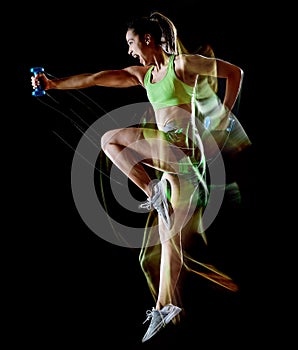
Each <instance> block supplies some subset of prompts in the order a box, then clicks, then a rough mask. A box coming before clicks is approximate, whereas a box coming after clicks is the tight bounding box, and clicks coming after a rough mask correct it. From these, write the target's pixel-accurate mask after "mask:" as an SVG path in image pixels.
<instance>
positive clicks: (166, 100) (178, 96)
mask: <svg viewBox="0 0 298 350" xmlns="http://www.w3.org/2000/svg"><path fill="white" fill-rule="evenodd" d="M174 58H175V55H172V56H170V59H169V65H168V69H167V72H166V75H165V77H164V78H163V79H162V80H160V81H159V82H157V83H153V84H152V83H151V82H150V80H151V72H152V69H153V68H154V66H152V67H150V68H149V69H148V71H147V72H146V74H145V77H144V86H145V88H146V91H147V96H148V99H149V101H150V102H151V104H152V106H153V108H154V110H158V109H161V108H165V107H172V106H178V105H181V104H188V103H191V99H192V94H193V87H192V86H190V85H187V84H185V83H184V82H183V81H182V80H180V79H178V78H177V76H176V73H175V70H174Z"/></svg>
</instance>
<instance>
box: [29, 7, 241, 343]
mask: <svg viewBox="0 0 298 350" xmlns="http://www.w3.org/2000/svg"><path fill="white" fill-rule="evenodd" d="M126 41H127V44H128V54H129V55H131V56H132V57H134V58H135V59H137V60H138V61H139V63H140V64H138V65H135V66H130V67H127V68H123V69H119V70H105V71H100V72H97V73H94V74H87V73H86V74H79V75H74V76H69V77H64V78H59V79H52V80H50V79H48V78H47V77H46V76H45V75H44V74H42V73H41V74H38V75H36V76H33V77H32V86H33V88H34V89H35V88H37V87H38V86H39V85H40V84H43V86H44V89H45V90H50V89H59V90H69V89H82V88H88V87H91V86H106V87H115V88H128V87H133V86H142V87H144V88H145V89H146V91H147V96H148V99H149V101H150V102H151V104H152V107H153V110H154V116H155V122H154V123H155V127H154V128H152V127H147V126H146V125H144V126H143V127H131V128H123V129H116V130H111V131H108V132H106V133H105V134H104V135H103V137H102V139H101V146H102V150H103V151H104V153H105V154H106V156H107V157H108V158H109V159H110V160H111V161H112V163H113V164H115V165H116V166H117V167H118V168H119V169H120V170H121V171H122V172H123V173H124V174H125V175H126V176H127V177H128V178H129V179H130V180H131V181H133V182H134V183H135V184H136V186H138V187H139V188H140V189H141V190H142V191H143V192H144V194H145V195H146V197H147V201H145V202H144V203H142V204H141V205H140V208H141V209H142V208H143V209H147V210H150V211H151V210H152V209H155V210H156V212H157V213H158V218H159V223H158V226H157V229H158V235H159V239H160V243H161V252H160V254H161V256H160V264H159V270H158V271H159V274H158V276H157V277H156V276H155V277H153V275H150V274H149V272H148V274H146V273H147V266H148V261H149V263H150V258H148V257H149V256H150V254H147V253H148V249H147V248H148V246H149V245H148V241H146V243H145V244H146V247H144V249H143V251H142V252H141V255H140V259H141V262H142V268H143V270H144V272H145V274H146V277H147V279H148V284H149V286H150V289H151V291H152V294H153V296H154V298H155V301H156V304H155V306H154V307H153V308H152V310H151V311H147V319H146V320H150V321H151V322H150V325H149V327H148V330H147V332H146V334H145V335H144V337H143V342H144V341H146V340H148V339H150V338H151V337H152V336H153V335H154V334H156V333H157V332H158V331H159V330H160V329H162V328H163V327H164V326H165V325H166V324H168V323H170V322H171V321H172V322H175V320H177V319H178V317H179V315H178V314H179V313H180V312H181V310H182V308H181V307H180V306H178V303H179V297H178V296H177V295H176V294H175V292H176V290H175V288H176V285H177V282H178V278H179V275H180V272H181V269H182V266H183V264H185V262H184V258H183V254H184V251H183V243H184V242H185V241H186V240H187V237H188V234H189V233H190V232H193V231H197V232H199V233H201V235H202V237H203V239H204V240H205V236H204V230H203V228H202V227H201V226H202V221H201V217H202V210H203V208H204V207H205V206H206V203H207V200H208V183H207V175H208V174H207V169H206V154H205V152H204V146H203V143H205V145H206V146H207V151H208V152H210V154H211V153H212V152H213V151H214V150H213V149H212V147H211V148H210V147H209V145H210V142H209V141H210V140H209V139H208V137H205V136H206V135H210V133H208V132H207V134H204V135H203V133H202V132H201V131H202V130H204V132H206V129H204V128H203V127H202V123H201V122H204V118H205V117H206V118H205V119H206V120H208V124H210V123H211V127H210V125H209V129H210V128H211V129H212V130H213V131H219V132H221V131H222V132H224V133H225V132H226V130H227V129H228V127H229V126H230V122H231V119H230V116H231V115H232V113H231V111H232V109H233V107H234V105H235V102H236V100H237V98H238V95H239V91H240V88H241V83H242V77H243V71H242V70H241V69H240V68H239V67H237V66H235V65H233V64H231V63H229V62H226V61H224V60H220V59H216V58H214V57H210V55H209V57H207V56H206V55H204V56H203V55H200V54H188V53H186V50H185V49H184V47H183V45H182V44H181V42H180V41H179V40H178V38H177V32H176V28H175V26H174V25H173V23H172V22H171V21H170V20H169V19H168V18H167V17H165V16H164V15H162V14H160V13H158V12H154V13H152V14H151V15H150V16H149V17H148V18H139V19H136V20H135V21H132V22H131V23H129V25H128V29H127V32H126ZM217 78H224V79H226V89H225V95H224V98H223V101H220V99H219V98H218V97H217V96H216V94H215V91H216V80H217ZM194 101H195V102H196V103H194ZM195 108H198V109H199V113H200V114H201V115H203V116H204V118H203V119H202V120H200V119H199V118H196V117H195V115H194V113H193V110H194V109H195ZM207 117H208V119H207ZM202 137H203V139H202ZM211 144H212V143H211ZM215 148H216V147H215ZM210 149H211V150H210ZM147 167H151V168H152V169H154V170H156V171H157V172H158V174H161V175H160V176H159V178H158V179H157V178H155V179H152V175H150V174H149V172H148V171H147V170H146V169H147ZM194 222H195V226H196V229H193V228H191V227H192V226H193V223H194ZM144 242H145V240H144ZM151 246H154V244H153V245H152V244H151ZM148 259H149V260H148ZM155 278H156V283H157V284H158V287H156V283H154V281H153V280H154V279H155Z"/></svg>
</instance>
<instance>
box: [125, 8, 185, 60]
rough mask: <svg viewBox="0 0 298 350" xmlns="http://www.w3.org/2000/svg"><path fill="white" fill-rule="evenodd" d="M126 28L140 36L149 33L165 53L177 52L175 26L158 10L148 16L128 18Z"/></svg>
mask: <svg viewBox="0 0 298 350" xmlns="http://www.w3.org/2000/svg"><path fill="white" fill-rule="evenodd" d="M127 29H129V30H132V31H133V32H134V33H135V34H138V35H140V36H144V35H145V34H151V35H152V37H153V39H154V41H155V43H156V44H157V45H161V46H162V48H163V50H164V51H165V52H166V53H168V54H173V53H176V54H177V53H178V50H177V30H176V27H175V26H174V24H173V22H172V21H171V20H170V19H168V18H167V17H165V16H164V15H162V14H161V13H159V12H153V13H151V15H150V16H149V17H140V18H136V19H132V20H130V21H129V22H128V23H127Z"/></svg>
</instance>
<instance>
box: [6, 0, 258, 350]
mask: <svg viewBox="0 0 298 350" xmlns="http://www.w3.org/2000/svg"><path fill="white" fill-rule="evenodd" d="M239 6H240V5H239ZM153 10H157V11H160V12H162V13H164V14H165V15H167V16H168V17H169V18H170V19H172V20H173V22H174V23H175V25H176V27H177V29H178V35H179V37H180V38H181V39H182V42H183V43H184V44H185V46H186V47H187V48H189V49H190V50H195V49H196V48H197V47H198V46H199V45H200V44H201V43H209V44H210V45H211V46H212V47H213V49H214V51H215V54H216V56H217V57H220V58H222V59H225V60H227V61H230V62H232V63H234V64H236V65H239V66H240V67H241V68H242V69H243V70H244V74H245V75H244V82H243V89H242V94H241V101H240V109H239V114H238V117H239V119H240V120H241V122H242V124H243V126H244V128H245V130H246V131H247V133H248V135H249V136H250V138H251V140H252V142H253V148H252V151H251V152H250V153H249V154H248V155H245V157H244V159H241V161H240V168H239V169H238V170H237V171H239V174H238V175H239V178H240V182H241V184H242V187H243V198H244V210H243V212H244V213H243V212H242V213H241V215H240V216H239V217H232V218H231V217H229V215H228V214H227V217H224V218H223V217H222V218H219V223H218V224H217V226H216V227H215V228H216V230H218V231H221V232H220V234H219V235H218V238H219V240H218V243H214V246H215V248H214V251H216V252H217V253H218V254H219V255H218V256H219V258H218V262H219V264H221V263H222V264H223V265H224V264H227V266H228V268H229V269H230V270H231V273H232V274H233V275H235V276H236V278H237V279H238V280H239V281H240V284H241V288H242V289H241V292H240V293H238V294H236V295H235V294H233V293H230V292H227V291H225V290H222V289H220V288H215V287H214V286H213V285H212V284H209V283H208V282H206V281H205V280H203V281H202V280H201V279H200V277H197V278H195V279H190V280H187V281H186V283H185V290H186V291H185V298H186V299H187V300H186V305H188V308H189V314H190V317H189V318H188V320H187V321H186V322H185V324H182V325H181V326H179V327H177V328H171V327H169V328H168V329H166V330H165V331H164V332H163V333H162V334H161V335H158V336H157V337H156V338H154V339H153V340H151V341H150V342H148V343H145V344H141V338H142V336H143V334H144V332H145V331H146V325H148V324H146V325H142V322H143V321H144V319H145V311H146V310H147V309H151V308H152V306H153V299H152V297H151V295H150V294H149V290H148V287H147V284H146V281H145V279H144V276H143V274H142V271H141V269H140V266H139V262H138V253H139V251H138V250H137V249H128V248H122V247H118V246H115V245H112V244H110V243H108V242H106V241H104V240H102V239H101V238H99V237H98V236H97V235H95V234H94V233H93V232H92V231H91V230H90V229H89V228H88V227H86V225H85V223H84V222H83V221H82V219H81V218H80V215H79V213H78V211H77V209H76V207H75V204H74V201H73V197H72V191H71V183H70V171H71V164H72V159H73V154H74V149H75V147H76V145H77V143H78V142H79V140H80V137H81V133H80V132H79V131H78V130H77V129H76V128H74V126H73V124H72V123H70V122H69V120H68V119H67V118H65V116H64V115H62V114H61V110H60V111H59V110H54V109H52V108H50V107H49V106H46V105H43V104H42V103H40V101H38V98H36V97H33V96H32V95H31V92H32V88H31V84H30V76H31V73H30V68H31V67H35V66H41V67H44V68H45V70H46V71H48V72H50V73H51V74H53V75H55V76H65V75H71V74H77V73H83V72H95V71H99V70H102V69H110V68H122V67H125V66H128V65H131V64H134V63H135V62H134V61H132V59H131V58H130V57H129V56H128V55H127V44H126V41H125V32H126V21H127V20H128V19H129V18H130V17H133V16H134V15H138V16H139V15H148V14H149V13H150V12H151V11H153ZM21 12H22V9H20V8H19V14H20V13H21ZM245 13H246V14H251V9H250V8H249V4H241V9H240V8H237V7H236V6H228V5H227V4H223V5H218V4H215V3H213V2H212V3H209V4H199V3H198V2H197V1H182V2H175V1H153V2H152V1H151V2H150V3H149V2H148V3H146V4H143V2H135V1H134V2H131V1H130V2H128V3H121V4H117V3H114V2H107V3H105V4H103V3H101V4H97V5H87V4H86V5H83V4H78V5H75V4H71V7H67V6H62V5H61V6H59V5H53V4H43V5H42V6H36V7H33V8H31V9H28V8H24V12H23V14H24V15H23V16H22V17H18V18H16V21H15V23H17V25H18V28H19V30H18V31H17V33H16V34H12V38H11V40H10V42H9V45H8V50H9V51H10V53H11V62H9V63H12V64H13V65H14V69H13V70H11V71H10V74H11V75H12V77H11V79H12V80H14V81H16V82H17V83H18V88H15V89H13V90H10V93H9V94H8V102H9V105H10V115H11V116H13V118H10V119H9V126H8V129H7V130H9V133H8V135H9V150H10V152H9V159H8V163H7V164H9V167H8V168H9V169H10V171H9V172H8V173H7V175H8V177H9V178H10V179H13V187H10V196H9V202H8V208H9V209H11V210H10V213H12V215H11V217H9V228H10V230H9V231H10V234H9V235H8V236H9V238H10V242H11V245H10V248H11V254H10V255H9V258H8V259H7V261H6V263H7V267H9V268H10V270H9V271H11V269H12V271H13V272H11V273H9V280H10V283H9V286H11V288H8V294H9V300H12V301H11V302H9V306H10V307H11V312H10V313H9V317H10V318H9V321H8V324H9V325H10V326H12V327H11V328H12V329H14V330H15V332H16V333H17V334H18V336H17V337H15V338H12V342H14V341H15V342H17V341H21V343H22V344H23V345H28V346H29V345H30V347H33V348H38V349H40V348H44V347H45V346H55V347H57V346H61V347H62V346H63V347H67V348H71V347H73V346H78V347H80V348H82V349H97V348H100V349H110V348H128V349H134V348H151V347H152V348H156V349H159V348H160V349H162V348H164V349H174V348H175V346H177V348H178V347H179V348H180V347H181V346H185V348H191V347H194V348H199V347H200V346H206V345H210V348H217V347H218V346H220V345H223V346H227V347H229V348H235V349H241V348H243V347H244V346H245V345H246V344H248V343H249V342H252V343H254V341H255V339H256V338H257V337H259V335H260V332H261V330H260V329H259V328H258V326H259V323H262V319H263V317H264V316H263V313H262V310H259V309H258V308H257V305H259V304H260V303H262V302H263V298H264V296H263V294H262V291H261V284H260V276H259V261H258V254H259V247H258V243H257V239H256V236H257V234H258V232H259V230H260V228H259V226H258V224H257V217H258V212H257V211H258V208H259V205H256V197H257V194H258V196H260V193H259V191H257V188H258V184H257V182H258V181H257V178H258V170H257V169H256V168H257V158H258V146H259V142H260V141H259V135H258V132H259V128H258V125H257V124H256V119H257V115H258V113H259V109H258V108H257V104H256V101H257V100H258V98H259V93H260V90H259V89H258V84H257V81H258V77H259V76H258V74H259V72H258V66H257V64H256V58H255V53H256V52H258V51H259V49H260V48H261V47H262V45H263V41H262V37H263V31H262V25H261V20H260V18H261V14H260V13H259V12H256V13H254V16H251V15H249V16H248V17H247V16H245ZM252 21H253V23H254V29H252V25H251V23H252ZM21 47H22V49H21ZM5 73H7V72H5ZM55 93H56V94H55ZM63 93H64V92H54V94H53V96H55V97H57V99H58V100H59V101H63ZM84 93H86V94H87V95H88V96H90V97H91V98H92V99H94V100H96V102H97V103H98V104H99V105H100V108H101V109H102V110H101V112H100V111H99V114H98V115H92V114H86V115H84V117H83V119H84V123H81V127H82V128H84V127H85V128H87V127H88V126H89V125H91V124H92V123H93V122H95V120H97V118H98V117H100V116H101V115H103V114H104V111H111V110H113V109H115V108H118V107H121V106H123V105H126V104H130V103H134V102H142V101H147V99H146V95H145V93H144V91H143V90H142V89H141V88H133V89H129V90H125V89H124V90H123V89H119V90H117V89H109V88H100V87H98V88H90V89H88V90H87V91H84ZM16 94H17V97H16ZM70 103H71V101H70ZM101 113H102V114H101ZM57 135H60V136H61V138H63V140H65V141H67V144H66V143H65V142H62V141H61V138H59V137H57ZM258 198H259V197H258ZM224 215H226V214H224ZM242 220H243V221H242ZM221 224H222V226H221ZM231 232H232V233H231ZM225 236H226V237H227V239H226V240H225ZM215 237H216V235H215ZM256 312H257V314H258V320H255V321H258V322H256V323H254V326H253V327H252V326H251V325H249V324H247V320H248V319H251V316H252V315H253V317H255V315H256Z"/></svg>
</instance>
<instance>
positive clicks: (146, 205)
mask: <svg viewBox="0 0 298 350" xmlns="http://www.w3.org/2000/svg"><path fill="white" fill-rule="evenodd" d="M139 208H141V209H147V210H151V209H152V201H151V198H148V199H147V201H146V202H144V203H142V204H140V205H139Z"/></svg>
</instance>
